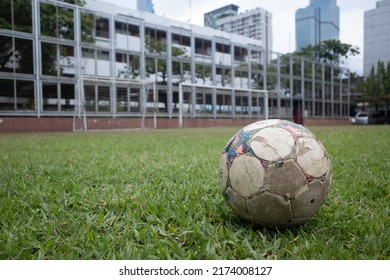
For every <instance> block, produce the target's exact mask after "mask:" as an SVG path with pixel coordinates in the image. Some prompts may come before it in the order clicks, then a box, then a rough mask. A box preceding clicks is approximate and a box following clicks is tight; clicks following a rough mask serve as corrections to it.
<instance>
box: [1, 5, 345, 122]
mask: <svg viewBox="0 0 390 280" xmlns="http://www.w3.org/2000/svg"><path fill="white" fill-rule="evenodd" d="M68 2H69V1H68ZM4 3H6V5H4V7H3V10H2V11H0V17H1V19H2V21H1V23H0V24H1V26H0V42H1V46H2V48H1V49H0V57H1V64H0V88H1V89H2V90H1V91H0V117H17V118H19V119H20V117H32V118H46V117H47V118H50V117H61V118H65V117H73V116H74V115H75V112H76V111H77V108H76V104H77V103H78V101H80V100H81V98H82V97H81V92H82V88H81V87H82V86H83V89H85V93H86V94H85V95H84V98H83V99H85V100H83V102H84V104H85V106H86V108H85V109H86V116H87V117H93V118H99V117H101V118H103V117H104V118H114V119H115V118H139V117H141V116H143V115H144V114H145V111H147V112H149V109H151V108H148V106H149V105H150V100H146V99H145V95H143V94H142V92H141V88H142V87H141V86H140V85H138V86H134V88H129V87H128V86H124V85H122V84H120V83H116V82H112V83H109V84H107V83H103V82H95V83H93V82H88V84H82V83H81V81H82V80H83V79H84V78H86V77H87V78H88V77H90V78H93V79H95V80H99V79H100V80H102V81H103V80H104V79H129V80H132V81H137V80H139V81H140V82H141V81H145V80H147V81H151V82H154V83H155V85H156V87H157V96H156V99H157V100H156V101H155V102H156V103H157V104H158V111H157V112H154V113H155V114H157V117H158V118H165V119H172V118H177V117H178V115H179V110H178V104H179V99H180V96H179V84H180V83H192V84H198V85H202V86H213V87H219V88H220V89H215V88H214V89H211V88H209V89H200V88H192V89H191V88H187V89H186V90H185V92H184V96H183V98H182V103H184V106H183V107H184V108H186V110H185V111H184V112H183V114H184V117H185V118H190V119H198V118H206V119H218V118H225V119H226V118H233V119H235V118H237V119H239V118H242V119H252V118H253V119H262V118H264V112H265V111H268V112H269V116H270V117H278V118H292V117H293V111H294V109H295V108H296V107H299V108H300V110H302V111H303V112H305V116H306V117H308V118H336V117H337V118H342V117H347V116H348V115H349V90H350V86H349V80H348V69H345V68H339V67H334V66H331V65H328V64H324V63H320V62H316V61H309V60H304V59H302V58H296V57H291V56H287V55H283V54H279V53H274V52H271V51H268V50H266V48H265V47H264V46H263V45H262V42H261V41H259V40H256V39H252V38H248V37H245V36H241V35H237V34H233V33H227V32H223V31H219V30H215V29H211V28H207V27H201V26H196V25H192V24H188V23H183V22H179V21H175V20H171V19H168V18H166V17H162V16H157V15H155V14H151V13H144V12H140V11H136V10H130V9H125V8H123V7H119V6H115V5H112V4H110V3H106V2H100V1H88V2H87V3H88V4H87V5H86V6H83V7H82V6H78V5H75V4H71V3H66V2H63V1H54V0H18V1H14V0H11V1H8V2H4ZM17 3H18V4H20V3H22V4H23V5H22V6H23V9H21V10H17V9H18V7H19V8H20V6H17V5H16V4H17ZM221 88H225V90H224V89H221ZM86 89H88V90H86ZM240 89H245V90H247V91H240ZM251 89H253V90H266V91H268V93H269V100H268V101H267V102H264V101H263V100H262V99H261V98H259V97H258V96H256V95H255V94H254V93H253V92H251V91H250V90H251ZM265 106H267V110H266V109H265ZM3 124H4V123H3ZM0 128H1V123H0Z"/></svg>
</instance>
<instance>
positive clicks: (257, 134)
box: [219, 120, 332, 227]
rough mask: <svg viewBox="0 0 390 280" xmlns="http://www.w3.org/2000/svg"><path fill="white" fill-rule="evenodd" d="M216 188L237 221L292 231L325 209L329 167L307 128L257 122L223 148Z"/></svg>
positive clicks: (325, 153) (329, 174)
mask: <svg viewBox="0 0 390 280" xmlns="http://www.w3.org/2000/svg"><path fill="white" fill-rule="evenodd" d="M219 182H220V188H221V191H222V194H223V196H224V198H225V200H226V201H227V203H228V205H229V206H230V207H231V208H232V210H233V212H234V213H235V214H236V215H238V216H240V217H242V218H244V219H246V220H250V221H252V222H254V223H257V224H260V225H264V226H271V227H285V226H293V225H299V224H303V223H305V222H306V221H308V220H309V219H310V218H311V217H312V216H314V215H315V214H316V213H317V211H318V210H319V209H320V207H321V206H322V205H323V204H324V202H325V199H326V197H327V196H328V193H329V190H330V187H331V183H332V164H331V161H330V158H329V155H328V153H327V152H326V150H325V148H324V147H323V146H322V144H321V143H320V142H319V141H318V139H317V138H316V137H315V136H314V135H313V134H312V133H311V132H310V131H309V130H308V129H307V128H306V127H304V126H302V125H299V124H296V123H294V122H290V121H286V120H266V121H259V122H256V123H253V124H250V125H248V126H246V127H244V128H243V129H241V130H240V131H239V132H237V133H236V134H235V135H234V136H233V138H232V139H231V140H230V141H229V142H228V144H227V145H226V147H225V149H224V150H223V153H222V156H221V158H220V162H219Z"/></svg>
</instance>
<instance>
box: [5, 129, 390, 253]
mask: <svg viewBox="0 0 390 280" xmlns="http://www.w3.org/2000/svg"><path fill="white" fill-rule="evenodd" d="M238 129H239V128H237V127H236V128H204V129H203V128H202V129H181V130H147V131H126V132H88V133H41V134H0V259H390V242H389V240H390V219H389V216H390V126H348V127H309V129H310V130H311V131H312V132H313V133H314V134H315V135H316V136H317V137H318V138H319V140H320V141H321V142H322V144H323V145H324V146H325V148H326V150H327V151H328V153H329V154H330V156H331V159H332V163H333V185H332V189H331V191H330V194H329V197H328V199H327V200H326V202H325V204H324V205H323V207H322V208H321V209H320V211H319V212H318V213H317V215H315V216H314V217H313V218H312V219H311V220H310V221H309V222H307V223H306V224H304V225H302V226H299V227H296V228H290V229H283V230H281V229H280V230H278V229H269V228H263V227H258V226H254V225H253V224H251V223H249V222H245V221H243V220H240V219H239V218H237V217H236V216H234V214H233V213H232V211H231V210H230V208H229V207H228V206H227V205H226V203H225V201H224V199H223V196H222V195H221V194H220V191H219V185H218V161H219V157H220V154H221V153H222V150H223V148H224V146H225V145H226V143H227V141H228V140H229V139H230V138H231V137H232V136H233V134H234V133H235V132H237V131H238Z"/></svg>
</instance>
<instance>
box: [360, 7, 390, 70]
mask: <svg viewBox="0 0 390 280" xmlns="http://www.w3.org/2000/svg"><path fill="white" fill-rule="evenodd" d="M378 61H383V62H385V63H386V64H387V62H390V0H383V1H378V2H377V3H376V8H375V9H372V10H369V11H366V12H365V13H364V67H363V70H364V76H365V77H367V76H368V75H369V74H370V71H371V69H372V66H374V67H376V66H377V65H378Z"/></svg>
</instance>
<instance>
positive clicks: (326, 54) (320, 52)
mask: <svg viewBox="0 0 390 280" xmlns="http://www.w3.org/2000/svg"><path fill="white" fill-rule="evenodd" d="M359 53H360V52H359V48H358V47H356V46H355V47H354V46H352V45H350V44H345V43H342V42H340V41H339V40H324V41H321V42H320V43H319V44H317V45H314V46H313V45H309V46H307V47H305V48H302V49H301V50H299V51H297V52H295V53H294V55H296V56H301V57H305V58H309V59H311V60H318V61H323V62H328V63H330V64H332V65H339V64H342V63H343V59H348V57H349V56H355V55H358V54H359Z"/></svg>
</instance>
